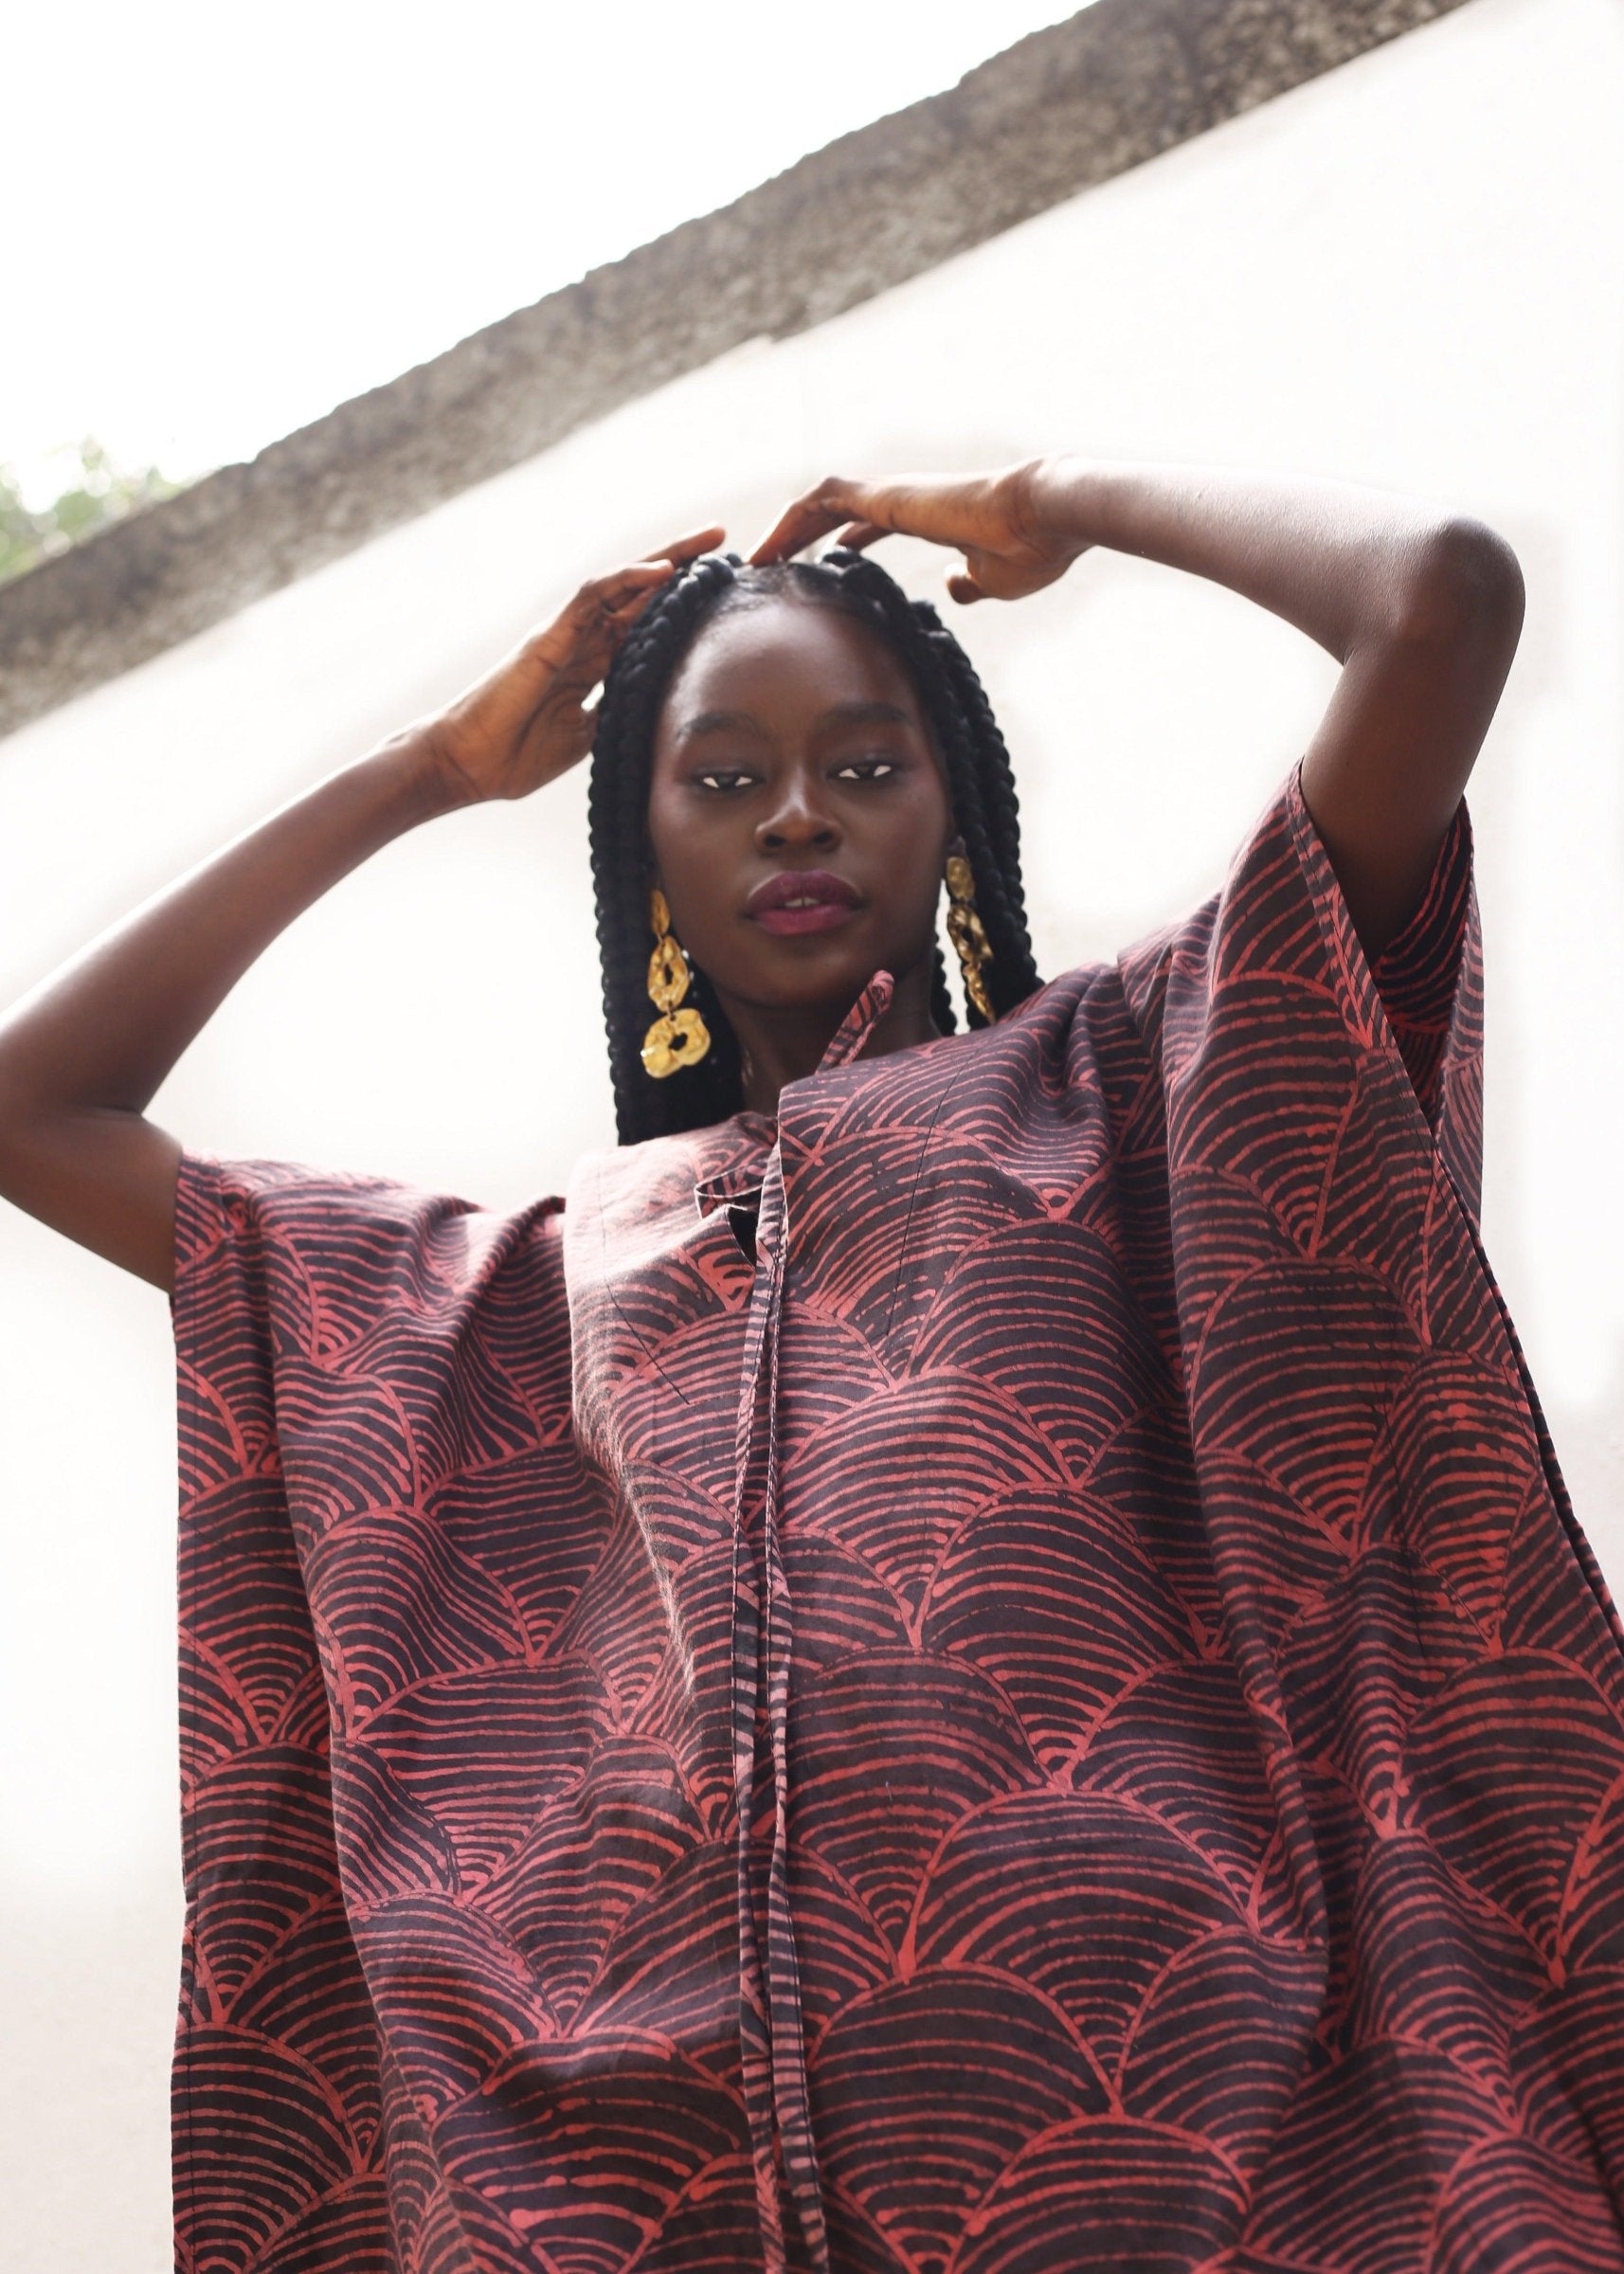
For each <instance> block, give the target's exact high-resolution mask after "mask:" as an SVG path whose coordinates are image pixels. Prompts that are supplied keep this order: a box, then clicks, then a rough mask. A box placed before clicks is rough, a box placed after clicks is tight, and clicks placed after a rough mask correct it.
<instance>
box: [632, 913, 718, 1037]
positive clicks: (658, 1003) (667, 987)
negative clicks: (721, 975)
mask: <svg viewBox="0 0 1624 2274" xmlns="http://www.w3.org/2000/svg"><path fill="white" fill-rule="evenodd" d="M648 919H649V922H650V923H651V924H652V925H653V927H654V953H653V954H652V955H651V956H650V957H649V959H648V996H649V1001H650V1002H652V1003H653V1004H654V1007H655V1009H656V1010H657V1011H658V1012H659V1018H658V1019H657V1020H655V1022H654V1024H653V1025H652V1026H651V1027H650V1028H649V1030H648V1032H647V1034H646V1035H644V1037H643V1038H642V1062H643V1070H644V1072H645V1073H647V1074H653V1076H654V1078H655V1080H656V1081H657V1082H662V1081H664V1079H665V1077H666V1075H667V1074H680V1073H681V1072H682V1069H683V1068H684V1066H697V1065H698V1063H699V1061H700V1059H701V1058H702V1057H703V1056H705V1053H706V1052H707V1051H708V1050H709V1049H710V1047H711V1030H710V1028H709V1027H708V1026H707V1025H706V1024H705V1021H704V1020H703V1019H701V1018H700V1016H699V1014H698V1012H697V1011H696V1010H694V1009H693V1008H690V1009H688V1010H686V1011H679V1010H678V1009H677V1004H678V1003H679V1002H681V1001H682V998H683V997H684V995H686V994H687V992H688V981H689V970H688V958H687V957H686V956H685V955H684V954H683V952H682V949H681V947H680V946H679V945H678V943H677V938H676V935H675V934H674V933H673V931H672V929H671V911H670V909H669V908H668V907H667V906H666V904H665V894H664V893H662V892H661V891H660V889H659V886H658V885H655V886H654V887H653V888H652V889H651V891H650V893H649V895H648Z"/></svg>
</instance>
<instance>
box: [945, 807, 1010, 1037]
mask: <svg viewBox="0 0 1624 2274" xmlns="http://www.w3.org/2000/svg"><path fill="white" fill-rule="evenodd" d="M947 937H948V938H949V939H950V940H951V941H952V943H953V945H954V947H956V948H957V949H958V951H959V969H960V970H961V971H962V972H963V973H964V975H965V994H966V995H967V996H968V997H969V999H970V1002H972V1003H973V1004H974V1005H975V1007H976V1009H977V1010H978V1011H979V1012H980V1013H981V1015H982V1017H983V1019H984V1020H986V1022H987V1024H988V1026H991V1025H992V1024H993V1023H994V1021H995V1020H996V1019H997V1017H998V1014H997V1012H996V1011H995V1010H994V1009H993V1007H992V1001H991V998H990V997H989V996H988V994H987V991H986V981H985V980H984V979H983V977H982V973H983V971H984V970H985V968H986V966H987V965H988V964H990V963H991V962H992V960H993V959H992V946H991V943H990V942H989V940H988V939H987V936H986V928H985V926H984V925H983V922H982V920H981V918H980V916H979V915H977V913H976V880H975V878H974V877H973V876H972V875H971V874H970V864H969V861H968V860H967V859H966V857H965V843H964V839H963V838H958V837H956V838H955V839H953V846H952V850H951V851H950V852H949V853H948V855H947Z"/></svg>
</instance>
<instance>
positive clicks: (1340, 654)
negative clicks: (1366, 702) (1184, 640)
mask: <svg viewBox="0 0 1624 2274" xmlns="http://www.w3.org/2000/svg"><path fill="white" fill-rule="evenodd" d="M1028 496H1029V500H1030V506H1029V512H1030V517H1031V520H1032V523H1033V526H1034V532H1035V533H1037V534H1039V535H1044V536H1053V537H1056V538H1059V539H1061V540H1062V541H1064V542H1069V543H1073V544H1076V545H1100V546H1105V547H1108V548H1109V549H1110V550H1112V551H1115V552H1128V553H1137V554H1139V555H1140V556H1141V557H1142V558H1143V559H1146V560H1151V561H1160V562H1162V563H1163V564H1164V566H1166V567H1168V568H1182V569H1185V570H1187V571H1188V572H1189V573H1190V574H1191V575H1193V576H1204V577H1208V578H1210V579H1211V580H1212V581H1213V582H1214V583H1215V584H1219V585H1226V586H1228V587H1229V588H1230V590H1231V591H1234V592H1238V593H1240V594H1242V595H1243V596H1244V597H1245V598H1246V599H1248V600H1252V601H1255V602H1257V603H1258V605H1260V606H1262V607H1265V608H1268V609H1270V610H1271V611H1272V613H1273V614H1274V615H1276V616H1280V617H1283V618H1284V619H1285V621H1286V622H1287V623H1291V624H1294V625H1295V626H1296V627H1297V629H1298V630H1299V631H1302V632H1306V633H1307V634H1308V637H1309V638H1310V639H1311V640H1314V641H1318V643H1319V645H1320V646H1322V647H1324V648H1326V649H1327V650H1328V651H1329V652H1330V654H1332V655H1333V656H1335V657H1336V659H1337V660H1338V661H1339V662H1345V661H1346V660H1347V659H1348V657H1349V656H1350V655H1351V654H1353V653H1354V651H1355V650H1356V649H1357V648H1359V647H1361V646H1362V645H1364V644H1366V643H1368V642H1369V641H1374V640H1382V639H1389V638H1398V637H1404V636H1408V635H1409V634H1410V633H1411V632H1412V630H1413V629H1414V628H1415V627H1416V625H1417V624H1423V625H1424V624H1425V623H1427V622H1428V621H1430V620H1431V618H1432V617H1433V616H1435V615H1445V614H1448V613H1449V612H1450V611H1451V610H1452V609H1455V608H1458V607H1459V605H1461V602H1462V599H1463V597H1464V596H1465V595H1466V594H1467V593H1468V592H1469V589H1470V587H1471V583H1472V580H1473V576H1474V573H1475V568H1476V562H1477V558H1478V555H1479V554H1480V553H1481V554H1484V555H1487V554H1489V553H1491V552H1492V551H1493V550H1494V549H1496V548H1499V549H1500V550H1504V548H1503V547H1502V546H1501V541H1500V540H1499V539H1498V538H1497V537H1496V536H1495V535H1494V532H1492V531H1491V530H1489V529H1488V528H1486V527H1484V526H1483V525H1482V524H1480V523H1474V522H1472V521H1471V520H1470V519H1468V518H1467V517H1465V516H1462V515H1459V514H1450V513H1447V512H1445V511H1443V510H1442V509H1440V508H1439V507H1437V506H1435V505H1433V504H1430V503H1428V502H1427V501H1425V500H1422V499H1419V498H1416V497H1411V496H1406V495H1404V494H1403V493H1401V492H1398V491H1390V490H1381V489H1371V488H1366V487H1365V486H1363V485H1362V484H1360V483H1355V482H1346V481H1330V480H1322V479H1320V478H1317V477H1313V476H1308V475H1290V474H1286V475H1281V474H1272V473H1259V472H1252V471H1246V470H1238V471H1237V470H1232V469H1229V468H1211V467H1205V466H1183V465H1177V464H1162V463H1147V462H1144V461H1138V460H1133V461H1116V462H1113V461H1111V460H1098V459H1088V458H1082V457H1072V456H1059V457H1054V458H1047V459H1043V460H1038V461H1037V463H1036V465H1035V466H1034V467H1033V469H1032V472H1031V479H1030V484H1029V489H1028Z"/></svg>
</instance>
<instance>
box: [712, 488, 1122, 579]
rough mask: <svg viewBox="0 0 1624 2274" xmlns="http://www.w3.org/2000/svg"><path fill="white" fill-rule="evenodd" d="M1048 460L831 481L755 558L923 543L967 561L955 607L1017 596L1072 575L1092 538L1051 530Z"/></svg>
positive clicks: (800, 503) (780, 523)
mask: <svg viewBox="0 0 1624 2274" xmlns="http://www.w3.org/2000/svg"><path fill="white" fill-rule="evenodd" d="M1044 465H1045V461H1044V460H1042V459H1029V460H1024V461H1023V462H1022V463H1021V464H1020V465H1016V466H1005V467H1003V468H1001V470H999V471H997V472H995V473H991V474H901V475H897V476H896V477H895V478H893V479H892V480H889V481H856V480H848V479H846V478H843V477H840V476H835V475H831V476H830V477H829V478H827V479H826V480H823V481H821V482H819V483H818V484H817V485H816V486H815V487H814V488H812V489H810V490H808V491H806V493H805V494H804V496H800V497H798V498H797V499H796V500H795V502H794V504H793V505H791V506H788V507H786V508H785V512H784V513H782V514H780V515H779V517H778V519H777V521H776V522H775V523H774V524H773V526H772V528H771V529H770V530H769V531H768V532H767V535H766V536H765V537H763V539H762V541H761V543H760V544H759V545H758V546H757V547H756V549H755V550H754V551H753V552H752V553H751V554H750V560H751V561H752V563H755V564H758V565H760V564H763V563H766V562H769V561H786V560H788V559H789V558H790V556H791V554H793V553H797V552H800V551H801V550H802V549H803V547H804V546H807V545H810V544H813V543H814V542H815V541H816V540H817V539H818V538H819V537H824V536H827V535H828V534H829V532H831V531H838V532H839V541H840V543H841V544H842V545H845V546H849V547H851V548H853V549H855V550H862V548H863V547H865V546H868V545H872V544H874V543H875V540H876V539H877V538H880V537H886V536H893V535H894V536H901V537H924V538H926V539H928V540H929V542H930V543H931V544H933V545H947V546H949V547H951V548H952V549H953V550H956V551H958V552H960V553H962V554H963V556H964V567H963V568H961V569H957V570H955V571H952V572H951V573H949V575H948V577H947V590H948V591H949V592H950V593H951V594H952V596H953V598H954V599H955V600H958V601H964V602H969V601H973V600H1020V599H1021V598H1023V597H1024V595H1025V594H1026V593H1028V592H1038V591H1040V590H1041V589H1042V587H1044V586H1045V585H1052V584H1054V583H1055V581H1056V578H1058V577H1062V576H1064V575H1065V573H1066V570H1067V569H1068V568H1070V567H1071V565H1072V563H1073V562H1074V560H1075V559H1076V557H1077V555H1078V554H1079V553H1081V552H1086V551H1087V550H1088V549H1089V548H1088V541H1087V540H1086V539H1083V538H1078V537H1075V536H1073V535H1070V534H1068V533H1066V532H1064V531H1062V530H1059V529H1056V528H1054V527H1052V526H1050V525H1048V524H1047V523H1046V521H1045V519H1044V516H1043V513H1042V510H1041V509H1042V488H1043V471H1044Z"/></svg>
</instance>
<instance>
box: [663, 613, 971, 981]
mask: <svg viewBox="0 0 1624 2274" xmlns="http://www.w3.org/2000/svg"><path fill="white" fill-rule="evenodd" d="M648 826H649V836H650V839H651V840H652V843H653V848H654V857H655V863H656V872H657V879H658V881H659V884H660V886H661V888H662V890H663V891H664V893H665V896H666V898H667V900H668V901H669V902H670V905H671V920H672V929H673V930H674V931H675V932H676V934H677V938H678V939H679V940H680V941H681V943H682V945H683V947H685V948H686V949H687V951H688V953H689V954H690V956H691V957H692V958H693V960H694V961H695V963H696V964H697V965H698V966H700V968H701V969H702V970H703V971H704V972H705V973H706V974H707V976H708V977H709V978H710V980H711V983H712V984H713V986H714V987H715V989H716V991H717V994H718V996H719V997H720V999H721V1001H722V1004H723V1007H724V1009H728V1008H729V1007H730V1004H739V1005H746V1006H749V1008H750V1009H754V1010H756V1011H760V1012H767V1013H775V1012H777V1013H817V1012H829V1013H833V1014H834V1015H836V1016H837V1017H838V1016H840V1015H843V1014H844V1012H845V1011H846V1010H847V1009H849V1008H850V1006H851V1003H852V1002H853V1001H854V999H855V998H856V996H857V993H858V991H859V989H860V988H862V987H863V986H864V985H865V984H867V982H868V981H869V979H870V978H871V977H872V975H873V974H874V972H875V970H876V969H879V968H883V969H885V970H888V971H890V972H892V973H893V975H894V976H895V977H896V979H897V981H898V984H899V991H900V988H901V984H902V983H903V981H904V979H905V976H906V975H907V974H909V973H910V972H911V971H912V970H913V969H914V967H915V966H923V967H924V968H925V969H926V970H927V971H928V970H929V957H930V953H931V948H932V946H933V942H934V938H935V917H936V906H937V899H938V895H939V892H940V887H941V880H942V865H943V861H944V859H945V857H946V854H947V844H948V841H949V839H951V837H952V835H953V822H952V816H951V811H950V808H949V805H948V802H947V784H946V779H945V776H944V773H943V768H942V762H941V759H940V757H939V755H938V753H937V750H936V748H935V742H934V738H933V736H932V734H931V732H930V730H929V723H928V721H927V718H926V715H925V713H924V710H923V708H922V706H921V704H920V701H919V697H918V695H916V694H915V693H914V690H913V684H912V681H911V678H910V677H909V675H908V673H907V671H906V669H905V668H904V666H903V665H902V663H901V662H900V661H899V660H898V659H897V658H896V657H895V656H894V655H893V653H892V651H891V650H890V648H889V647H887V645H886V643H885V641H883V640H882V639H881V638H880V636H879V635H878V633H876V632H874V631H871V630H870V629H869V628H868V627H867V626H866V625H865V624H862V623H857V622H856V621H854V620H853V619H852V618H850V617H848V616H845V615H842V614H840V613H839V611H838V610H836V609H834V608H828V607H821V606H819V605H817V604H816V603H810V604H809V603H806V602H802V601H793V600H770V601H766V602H760V603H757V604H756V605H752V606H750V607H749V608H739V609H736V610H726V609H725V610H724V611H723V612H722V613H721V614H719V615H717V616H715V617H713V619H712V620H711V622H710V623H708V624H707V625H706V626H705V628H704V630H703V631H702V632H701V633H700V634H699V636H698V638H697V639H696V640H695V643H694V645H693V647H692V648H691V649H690V650H689V652H688V654H687V656H686V657H685V658H684V659H683V660H682V662H681V664H680V665H679V666H678V668H677V676H676V677H675V678H674V679H673V681H672V684H671V688H670V691H669V693H668V694H667V695H666V699H665V703H664V707H663V709H662V710H661V712H660V715H659V723H658V726H657V729H656V733H655V748H654V766H653V773H652V778H651V783H650V789H649V807H648ZM797 902H799V903H802V905H799V906H798V905H795V903H797ZM915 984H917V981H916V982H915ZM730 1016H731V1011H730Z"/></svg>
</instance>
